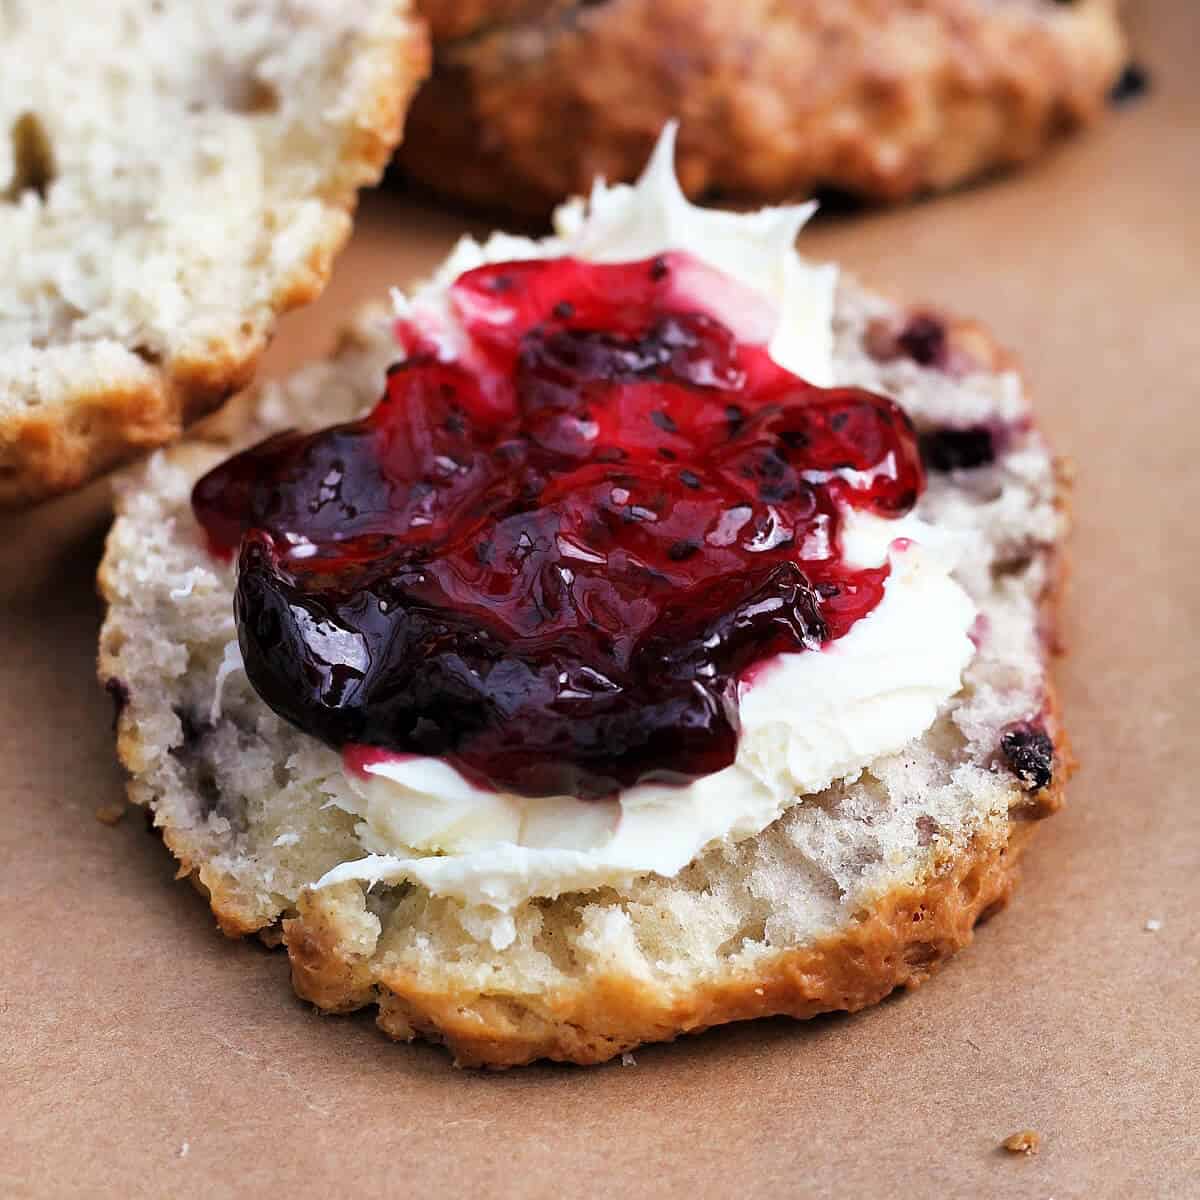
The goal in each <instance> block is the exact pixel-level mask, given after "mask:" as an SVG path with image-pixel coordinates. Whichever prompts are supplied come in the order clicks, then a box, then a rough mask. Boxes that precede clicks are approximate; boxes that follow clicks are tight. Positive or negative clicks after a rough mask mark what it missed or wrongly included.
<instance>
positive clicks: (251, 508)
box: [193, 254, 923, 798]
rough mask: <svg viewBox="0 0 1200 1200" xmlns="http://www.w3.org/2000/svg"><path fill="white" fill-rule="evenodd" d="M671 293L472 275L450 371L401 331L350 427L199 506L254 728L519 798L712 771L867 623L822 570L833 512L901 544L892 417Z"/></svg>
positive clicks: (827, 567)
mask: <svg viewBox="0 0 1200 1200" xmlns="http://www.w3.org/2000/svg"><path fill="white" fill-rule="evenodd" d="M688 265H689V263H688V260H687V258H686V256H684V255H680V254H670V255H664V256H661V257H659V258H655V259H652V260H647V261H644V262H637V263H628V264H617V265H597V264H589V263H584V262H580V261H577V260H573V259H555V260H545V261H534V262H515V263H505V264H500V265H493V266H487V267H482V268H480V269H478V270H474V271H470V272H468V273H466V274H465V275H463V276H462V277H460V278H459V279H458V281H457V282H456V283H454V285H453V286H452V288H451V291H450V303H451V305H452V308H453V310H454V313H455V316H456V318H457V320H458V321H459V322H460V323H461V325H462V328H463V329H464V330H465V332H466V335H467V346H466V348H465V349H464V350H463V352H462V353H461V354H460V355H459V356H458V358H457V359H456V360H454V361H451V362H446V361H440V360H439V358H438V356H437V354H436V352H435V349H434V347H433V346H432V345H431V344H429V343H428V342H427V341H426V340H425V339H424V338H423V336H422V334H421V333H420V332H419V331H418V330H417V329H415V328H414V327H412V326H409V325H402V326H400V327H399V328H398V329H397V337H398V340H399V341H400V342H401V344H402V345H403V346H404V347H405V350H406V354H405V357H404V360H403V361H402V362H400V363H398V364H397V365H395V366H393V367H392V368H391V369H390V371H389V373H388V378H387V387H386V392H385V394H384V396H383V398H382V400H381V401H380V402H379V404H378V405H377V407H376V408H375V409H374V410H373V411H372V412H371V413H370V414H369V415H368V416H366V417H364V418H363V419H361V420H358V421H354V422H350V423H348V424H343V425H338V426H335V427H333V428H329V429H325V430H322V431H320V432H318V433H313V434H300V433H295V432H288V433H282V434H278V435H276V436H274V437H272V438H268V439H267V440H266V441H265V442H262V443H261V444H259V445H257V446H255V447H253V448H251V449H249V450H247V451H245V452H243V453H242V454H239V455H237V456H236V457H235V458H233V459H231V460H230V461H228V462H226V463H224V464H222V465H221V466H219V467H217V468H216V469H215V470H213V471H212V472H210V473H209V474H208V475H206V476H205V477H204V478H203V479H201V480H200V481H199V483H197V485H196V488H195V491H194V494H193V505H194V509H195V513H196V516H197V518H198V519H199V521H200V522H201V524H202V526H203V527H204V529H205V531H206V533H207V537H208V540H209V545H210V548H211V550H212V551H213V553H214V554H217V555H221V556H225V557H230V556H233V555H235V554H236V555H237V556H238V582H237V592H236V598H235V606H236V616H237V625H238V637H239V642H240V644H241V649H242V654H243V657H244V660H245V665H246V672H247V675H248V677H249V679H250V681H251V683H252V684H253V686H254V687H255V689H256V690H257V691H258V693H259V694H260V695H261V696H262V698H263V699H264V700H265V701H266V703H267V704H268V705H270V707H271V708H272V709H274V710H275V711H276V712H277V713H279V714H280V715H281V716H282V717H284V718H285V719H287V720H289V721H291V722H293V723H294V724H295V725H297V726H298V727H299V728H301V729H302V730H304V731H305V732H307V733H309V734H311V735H313V736H315V737H317V738H319V739H321V740H322V741H324V742H326V743H327V744H329V745H331V746H334V747H337V748H342V749H352V748H355V747H362V746H371V747H379V748H382V749H384V750H388V751H393V752H397V753H406V754H421V755H437V756H441V757H444V758H445V759H447V760H448V761H450V762H451V763H452V764H453V765H454V766H455V767H457V768H458V769H459V770H460V771H462V772H463V773H464V774H465V775H466V776H467V777H468V778H470V779H472V780H473V781H474V782H476V783H477V784H480V785H483V786H489V787H494V788H498V789H504V790H508V791H514V792H517V793H520V794H525V795H553V794H571V795H576V796H581V797H588V798H594V797H602V796H608V795H611V794H613V793H614V792H616V791H617V790H619V789H621V788H627V787H631V786H633V785H635V784H637V783H640V782H647V781H656V782H667V783H684V782H686V781H688V780H690V779H693V778H695V777H697V776H700V775H704V774H708V773H710V772H712V771H716V770H719V769H720V768H722V767H724V766H726V765H728V764H729V763H730V762H732V761H733V758H734V755H735V753H736V748H737V738H738V715H737V682H738V678H739V676H740V675H742V674H743V673H744V672H746V671H747V669H748V668H750V667H751V666H753V665H754V664H756V663H758V662H761V661H762V660H764V659H766V658H769V657H771V656H773V655H775V654H778V653H780V652H782V651H788V652H797V651H802V650H808V651H815V650H818V649H819V648H820V647H821V646H822V645H824V644H825V643H827V642H829V641H831V640H833V639H836V638H839V637H842V636H843V635H844V634H845V633H846V632H847V631H848V630H849V629H850V628H851V627H852V626H853V625H854V623H855V622H856V621H858V620H859V619H861V618H862V617H863V616H865V615H866V614H867V613H869V612H870V611H871V610H872V609H873V608H874V607H875V606H876V605H877V604H878V603H879V600H880V599H881V597H882V594H883V587H884V581H885V579H886V577H887V573H888V568H887V567H886V566H883V567H878V568H870V569H855V568H851V567H848V566H847V565H846V564H844V563H843V562H842V561H841V555H840V526H841V510H842V506H843V505H847V504H848V505H852V506H854V507H856V508H859V509H864V510H868V511H871V512H873V513H876V514H880V515H882V516H885V517H896V516H900V515H902V514H904V513H906V512H907V511H909V509H911V508H912V506H913V504H914V503H915V501H916V499H917V496H918V493H919V492H920V490H921V488H922V486H923V476H922V468H921V463H920V457H919V454H918V450H917V442H916V438H915V436H914V434H913V431H912V428H911V425H910V423H909V421H908V419H907V417H906V416H905V415H904V413H903V412H902V411H901V410H900V409H899V408H897V406H896V405H895V404H893V403H892V402H891V401H890V400H887V399H885V398H883V397H881V396H877V395H873V394H871V393H868V392H865V391H861V390H858V389H853V388H835V389H821V388H817V387H813V386H811V385H810V384H808V383H805V382H804V381H803V380H801V379H799V378H797V377H796V376H794V375H791V374H790V373H789V372H787V371H785V370H783V369H782V368H780V367H779V366H777V365H776V364H775V363H774V362H773V361H772V360H771V359H770V357H769V356H768V354H767V353H766V349H765V347H763V346H761V345H750V344H741V343H739V342H737V341H736V340H735V338H734V336H733V334H732V333H731V332H730V330H729V329H728V328H726V327H725V326H724V325H723V324H721V323H720V322H718V321H716V320H714V319H713V318H712V317H711V316H709V315H707V314H706V313H705V312H703V311H700V308H701V307H702V306H700V305H697V304H695V303H689V302H688V301H687V300H686V299H685V298H684V297H682V296H681V290H680V289H679V288H678V287H676V286H675V285H674V277H675V275H676V272H677V271H678V270H679V269H680V268H681V267H685V266H688Z"/></svg>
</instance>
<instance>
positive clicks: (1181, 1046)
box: [0, 0, 1200, 1200]
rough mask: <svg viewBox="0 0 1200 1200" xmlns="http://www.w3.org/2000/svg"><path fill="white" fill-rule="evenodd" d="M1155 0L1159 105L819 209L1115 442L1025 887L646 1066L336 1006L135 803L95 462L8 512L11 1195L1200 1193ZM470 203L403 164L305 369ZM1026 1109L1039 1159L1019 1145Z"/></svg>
mask: <svg viewBox="0 0 1200 1200" xmlns="http://www.w3.org/2000/svg"><path fill="white" fill-rule="evenodd" d="M1129 8H1130V9H1131V12H1130V19H1131V22H1132V26H1133V31H1134V36H1135V38H1136V41H1137V46H1138V54H1139V57H1140V58H1141V59H1142V60H1143V61H1145V62H1146V63H1147V64H1148V65H1149V67H1150V68H1151V70H1152V72H1153V76H1154V89H1153V91H1152V93H1151V94H1150V96H1149V97H1148V98H1147V99H1145V100H1144V101H1142V102H1141V103H1139V104H1137V105H1135V106H1133V107H1130V108H1128V109H1126V110H1122V111H1119V112H1117V113H1114V114H1113V116H1112V118H1111V120H1110V121H1109V122H1108V123H1107V124H1106V125H1105V126H1103V127H1102V128H1100V129H1099V130H1097V131H1096V132H1095V133H1094V134H1092V135H1090V136H1088V137H1084V138H1081V139H1078V140H1076V141H1073V142H1071V143H1069V144H1067V145H1065V146H1064V147H1063V148H1062V150H1061V151H1059V152H1058V153H1056V154H1055V155H1054V156H1053V157H1051V158H1050V159H1049V160H1048V161H1046V162H1045V163H1043V164H1040V165H1037V166H1034V167H1033V168H1031V169H1030V170H1028V171H1026V172H1024V173H1021V174H1019V175H1014V176H1012V177H1010V178H1005V179H1001V180H997V181H994V182H992V183H991V184H989V185H987V186H984V187H980V188H977V189H973V190H971V191H968V192H964V193H962V194H959V195H957V196H952V197H949V198H945V199H942V200H937V201H934V202H931V203H927V204H922V205H919V206H916V207H913V208H909V209H903V210H898V211H894V212H888V213H877V214H867V215H865V216H861V217H858V218H854V219H851V220H842V219H839V220H826V221H825V222H823V223H820V224H819V225H818V226H817V227H816V228H815V229H814V230H813V231H812V232H810V233H807V234H806V235H805V236H804V246H805V249H806V251H807V252H809V253H811V254H814V255H818V256H826V255H827V256H830V257H836V258H838V259H840V260H841V261H843V262H844V263H845V264H846V265H847V266H849V267H851V268H853V269H854V270H855V271H857V272H858V273H860V274H861V275H863V276H864V277H866V278H867V279H870V280H872V281H874V282H875V283H876V284H878V285H880V286H881V287H884V288H886V289H889V290H891V291H894V292H896V293H898V294H902V295H910V296H912V297H914V298H927V299H932V300H936V301H937V302H939V303H942V304H944V305H946V306H948V307H951V308H953V309H956V310H959V311H961V312H963V313H965V314H968V315H974V316H977V317H979V318H980V319H983V320H984V321H986V322H987V323H988V324H990V325H991V326H992V327H993V328H994V329H995V331H996V332H997V333H998V335H999V336H1000V338H1001V340H1002V341H1004V342H1006V343H1007V344H1009V345H1010V346H1013V347H1015V348H1016V349H1017V350H1018V351H1019V352H1020V354H1021V356H1022V357H1023V359H1024V362H1025V365H1026V368H1027V372H1028V375H1029V377H1030V379H1031V381H1032V386H1033V388H1034V389H1035V392H1036V395H1037V397H1038V399H1039V402H1040V405H1041V412H1042V420H1043V422H1044V424H1045V427H1046V429H1047V430H1048V432H1049V434H1050V435H1051V437H1052V438H1053V439H1054V441H1055V443H1056V445H1057V447H1058V449H1059V450H1060V451H1062V452H1065V453H1068V454H1070V455H1071V456H1072V457H1073V458H1074V459H1075V461H1076V463H1077V464H1078V471H1079V477H1078V488H1077V495H1076V516H1077V525H1076V532H1075V535H1074V542H1073V552H1074V563H1075V571H1074V579H1073V584H1072V587H1071V590H1070V592H1069V594H1068V596H1067V600H1066V604H1065V610H1064V614H1063V622H1062V625H1063V634H1064V638H1065V641H1066V643H1067V645H1068V647H1069V649H1070V657H1068V658H1067V659H1066V660H1065V661H1064V662H1063V664H1062V667H1061V679H1062V683H1063V694H1064V700H1065V704H1066V714H1067V717H1068V720H1069V725H1070V728H1071V731H1072V733H1073V736H1074V741H1075V745H1076V748H1077V751H1078V754H1079V757H1080V759H1081V760H1082V764H1083V766H1082V769H1081V771H1080V772H1079V775H1078V776H1077V778H1076V779H1075V781H1074V783H1073V784H1072V786H1071V788H1070V791H1069V807H1068V808H1067V809H1066V810H1065V811H1064V812H1063V813H1062V814H1060V815H1059V816H1057V817H1055V818H1054V819H1053V820H1052V821H1050V822H1049V823H1048V824H1047V825H1046V826H1044V827H1043V828H1042V830H1041V831H1040V833H1039V837H1038V839H1037V840H1036V841H1035V843H1034V847H1033V849H1032V851H1031V853H1030V855H1029V857H1028V862H1027V866H1026V868H1025V878H1024V883H1023V886H1022V887H1021V889H1020V890H1019V892H1018V895H1017V898H1016V900H1015V902H1014V903H1013V905H1012V907H1011V908H1010V909H1009V910H1008V911H1007V912H1005V913H1004V914H1002V915H1001V916H999V917H998V918H996V919H995V920H994V921H992V922H991V923H989V924H988V925H986V926H985V927H984V928H983V929H982V930H981V931H980V933H979V936H978V938H977V940H976V942H975V945H974V946H973V947H972V948H971V949H969V950H968V951H966V952H965V953H964V954H962V955H961V956H960V957H959V958H957V959H956V960H955V961H954V962H952V963H951V964H950V966H949V967H948V968H947V969H946V970H945V971H943V972H942V973H941V974H940V975H939V976H937V977H936V978H935V979H934V980H933V981H931V982H930V983H929V984H928V985H927V986H925V987H924V988H922V989H921V990H920V991H919V992H916V993H914V994H912V995H907V996H903V997H899V998H896V999H893V1000H892V1001H889V1002H887V1003H885V1004H883V1005H881V1006H879V1007H878V1008H876V1009H874V1010H871V1011H867V1012H865V1013H862V1014H859V1015H857V1016H854V1017H831V1018H825V1019H820V1020H816V1021H812V1022H809V1023H807V1024H793V1023H789V1022H786V1021H769V1022H763V1023H758V1024H754V1025H751V1026H742V1027H734V1028H729V1029H725V1030H721V1031H716V1032H713V1033H710V1034H707V1035H705V1036H702V1037H699V1038H693V1039H686V1040H683V1041H681V1042H679V1043H677V1044H675V1045H673V1046H658V1047H654V1048H649V1049H644V1050H641V1051H639V1052H638V1053H637V1055H636V1065H630V1066H621V1065H611V1066H607V1067H601V1068H595V1069H591V1070H586V1071H584V1070H579V1069H569V1068H555V1067H546V1066H542V1067H534V1068H531V1069H526V1070H522V1071H517V1072H512V1073H509V1074H505V1075H498V1076H497V1075H486V1074H474V1073H469V1072H461V1071H455V1070H453V1069H451V1067H450V1065H449V1060H448V1058H447V1057H446V1056H445V1055H444V1054H443V1053H442V1052H440V1051H438V1050H436V1049H433V1048H430V1047H424V1046H404V1045H395V1044H392V1043H389V1042H388V1041H386V1040H385V1039H384V1038H383V1037H382V1036H380V1035H379V1034H377V1033H376V1031H375V1029H374V1027H373V1025H372V1023H371V1020H370V1018H369V1017H366V1016H358V1017H350V1018H322V1017H319V1016H317V1015H316V1014H315V1013H314V1012H313V1011H312V1010H311V1009H309V1008H307V1007H306V1006H305V1005H303V1004H301V1003H300V1002H298V1001H297V1000H295V999H294V998H293V996H292V993H291V989H290V987H289V984H288V979H287V964H286V960H285V959H284V957H283V956H282V954H280V953H272V952H270V951H267V950H265V949H263V948H262V947H260V946H258V945H255V944H253V943H232V942H228V941H226V940H225V939H223V938H222V937H221V936H220V935H219V934H218V933H217V932H216V931H215V928H214V926H213V922H212V920H211V918H210V917H209V914H208V912H207V909H206V907H205V905H204V903H203V902H202V900H201V899H200V897H199V896H198V895H197V894H195V893H194V892H193V891H192V889H191V888H190V887H188V886H186V885H183V884H177V883H174V882H173V881H172V871H173V868H172V863H171V861H170V859H169V856H168V855H167V853H166V851H165V850H164V849H163V847H162V845H161V844H160V843H159V842H158V841H157V839H156V838H155V837H153V836H151V835H150V834H149V833H148V832H147V831H146V828H145V822H144V820H143V819H142V814H141V813H140V812H131V813H130V814H129V815H127V816H126V818H125V819H124V820H123V821H122V822H121V823H120V824H118V825H117V826H116V827H114V828H109V827H106V826H105V825H102V824H100V823H99V822H98V821H97V820H96V819H95V816H94V813H95V811H96V809H97V808H98V807H100V806H103V805H110V804H112V803H113V802H114V801H117V800H118V799H119V798H120V796H121V794H122V778H121V774H120V772H119V771H118V769H117V767H116V766H115V765H114V759H113V748H112V742H111V736H110V722H111V714H110V709H109V703H108V699H107V698H106V697H105V696H104V695H103V693H102V692H101V691H100V690H99V689H98V687H97V685H96V683H95V681H94V677H93V658H94V651H95V638H96V630H97V626H98V622H99V619H100V608H99V605H98V603H97V600H96V598H95V593H94V590H93V582H92V579H93V573H94V570H95V567H96V563H97V559H98V556H99V553H100V548H101V539H102V536H103V532H104V528H105V524H106V521H107V516H106V510H107V491H106V488H105V487H104V486H99V487H95V488H93V489H91V490H90V491H89V492H87V493H85V494H83V495H81V496H76V497H72V498H69V499H66V500H64V501H61V502H58V503H56V504H54V505H51V506H50V507H46V508H43V509H41V510H39V511H37V512H35V513H32V514H29V515H25V516H20V517H15V518H11V519H6V520H5V521H4V522H3V523H0V966H2V970H0V1196H3V1197H26V1196H36V1197H59V1196H104V1197H109V1196H112V1197H143V1196H145V1197H159V1196H203V1197H205V1198H206V1200H208V1198H217V1197H225V1196H270V1197H297V1198H299V1197H334V1196H372V1197H374V1196H381V1197H382V1196H400V1195H411V1196H414V1197H426V1196H430V1197H441V1196H446V1197H451V1196H486V1197H559V1196H563V1197H572V1196H580V1197H583V1196H587V1197H594V1196H605V1195H616V1196H620V1197H622V1200H632V1198H634V1197H642V1196H666V1197H687V1198H688V1200H694V1198H696V1197H701V1196H704V1197H707V1196H714V1197H723V1196H748V1197H768V1196H770V1197H775V1196H789V1197H790V1196H830V1197H834V1196H836V1197H855V1196H863V1195H871V1196H907V1197H934V1196H936V1197H957V1196H980V1197H1008V1196H1014V1197H1016V1196H1019V1197H1041V1198H1048V1197H1054V1198H1055V1200H1065V1198H1066V1197H1093V1196H1099V1197H1109V1196H1112V1197H1133V1196H1155V1197H1195V1196H1200V1089H1198V1084H1197V1077H1198V1075H1200V1056H1198V1052H1197V1042H1198V1039H1200V932H1198V924H1197V918H1196V910H1197V908H1198V907H1200V784H1198V782H1197V781H1198V780H1200V741H1198V734H1200V731H1198V729H1197V722H1196V716H1195V712H1196V705H1197V701H1198V700H1200V662H1198V660H1200V639H1198V637H1197V611H1198V608H1200V603H1198V601H1200V596H1198V592H1200V587H1198V585H1200V525H1198V522H1200V367H1198V359H1200V286H1198V283H1197V275H1198V273H1200V218H1198V216H1197V210H1198V207H1200V3H1197V2H1196V0H1157V2H1150V0H1147V2H1145V3H1143V4H1138V5H1130V6H1129ZM469 227H471V226H470V223H469V222H467V221H465V220H464V219H462V218H458V217H453V216H448V215H438V214H437V213H436V212H435V211H434V210H433V209H432V208H429V207H421V206H420V204H419V203H418V202H416V201H413V200H411V199H407V198H405V197H403V196H400V195H397V194H396V193H394V192H393V193H388V194H379V195H376V196H372V197H368V198H367V199H366V200H365V202H364V207H363V212H362V220H361V223H360V227H359V231H358V233H357V235H356V238H355V241H354V242H353V244H352V245H351V247H350V248H349V250H348V251H347V252H346V253H345V254H344V255H343V257H342V258H341V260H340V262H339V265H338V268H337V273H336V276H335V278H334V281H333V283H332V285H331V287H330V288H329V291H328V293H327V295H326V297H325V298H324V299H323V300H322V302H321V303H319V304H318V305H317V306H316V307H314V308H313V309H311V310H309V311H307V312H305V313H301V314H297V315H295V316H292V317H290V318H288V319H287V321H286V322H285V324H284V325H283V327H282V329H281V333H280V337H279V340H278V343H277V345H276V346H275V348H274V349H273V351H272V355H271V359H270V364H269V370H272V371H280V370H283V369H284V368H285V367H287V366H289V365H293V364H296V363H298V362H300V361H301V360H302V359H304V358H305V357H308V356H312V355H315V354H318V353H321V352H323V351H324V350H325V349H326V348H327V347H328V345H329V344H330V342H331V340H332V337H333V331H334V328H335V326H336V324H337V323H338V321H339V320H340V319H341V317H342V315H343V313H344V312H345V311H346V309H347V306H348V305H349V304H350V303H351V302H352V301H355V300H357V299H360V298H366V297H372V296H376V297H377V296H381V295H382V294H383V289H384V287H385V286H386V285H387V284H389V283H393V282H397V281H400V282H403V281H406V280H408V279H410V278H412V277H413V276H414V275H417V274H419V273H420V272H422V271H425V270H426V269H428V268H429V267H431V266H432V265H433V264H434V263H435V262H436V261H437V260H438V259H439V258H440V256H441V255H442V254H443V253H444V251H445V250H446V248H447V247H448V246H449V244H450V242H451V240H452V238H453V237H454V236H455V235H456V234H457V233H458V232H460V231H462V230H464V229H466V228H469ZM1148 921H1150V922H1161V928H1158V929H1157V930H1156V931H1150V930H1148V929H1147V922H1148ZM1024 1128H1032V1129H1035V1130H1037V1131H1039V1132H1040V1133H1041V1135H1042V1150H1041V1153H1040V1155H1039V1156H1038V1157H1036V1158H1032V1159H1026V1158H1023V1157H1014V1156H1011V1155H1007V1154H1005V1153H1004V1152H1002V1151H1000V1150H999V1149H998V1145H999V1143H1000V1141H1001V1139H1003V1138H1004V1137H1005V1136H1007V1135H1008V1134H1010V1133H1013V1132H1014V1131H1016V1130H1020V1129H1024Z"/></svg>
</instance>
